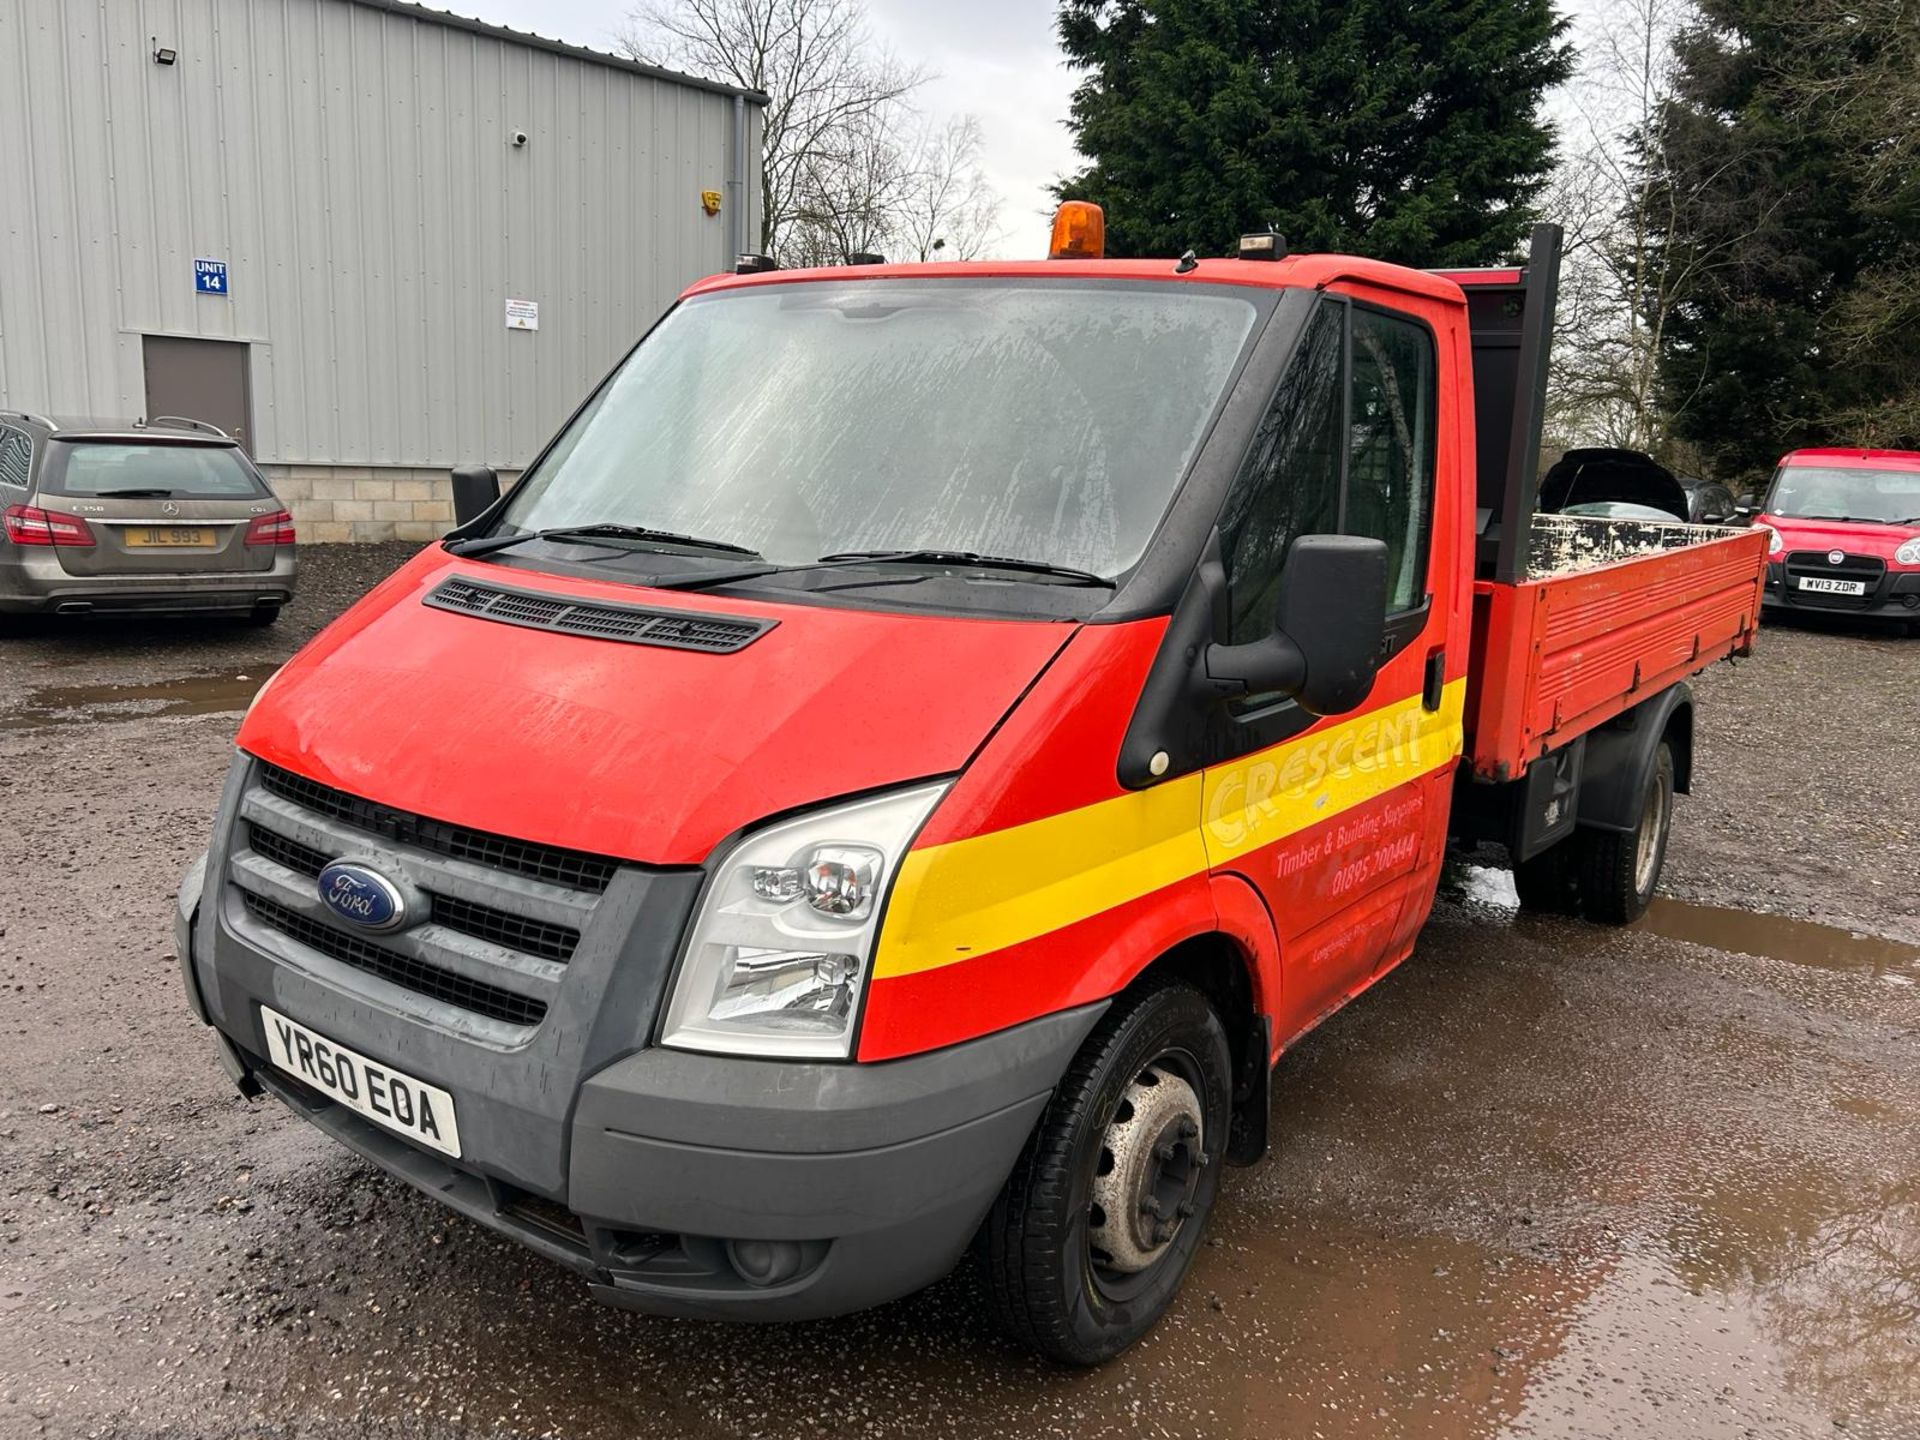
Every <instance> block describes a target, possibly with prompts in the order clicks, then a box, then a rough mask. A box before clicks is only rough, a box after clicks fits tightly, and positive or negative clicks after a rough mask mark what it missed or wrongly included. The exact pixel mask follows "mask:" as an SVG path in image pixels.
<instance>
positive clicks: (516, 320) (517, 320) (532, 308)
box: [507, 300, 540, 330]
mask: <svg viewBox="0 0 1920 1440" xmlns="http://www.w3.org/2000/svg"><path fill="white" fill-rule="evenodd" d="M507 328H508V329H509V330H538V329H539V328H540V302H539V301H538V300H509V301H507Z"/></svg>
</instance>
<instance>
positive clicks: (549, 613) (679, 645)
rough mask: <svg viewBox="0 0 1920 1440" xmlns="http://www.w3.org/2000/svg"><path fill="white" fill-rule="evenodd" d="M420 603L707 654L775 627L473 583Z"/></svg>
mask: <svg viewBox="0 0 1920 1440" xmlns="http://www.w3.org/2000/svg"><path fill="white" fill-rule="evenodd" d="M421 603H422V604H425V605H431V606H433V607H434V608H435V609H439V610H452V611H454V612H456V613H458V614H461V615H472V616H475V617H477V618H479V619H482V620H497V621H499V622H501V623H502V624H505V625H519V626H523V627H525V628H527V629H530V630H552V631H555V632H557V633H559V634H562V635H581V636H586V637H588V638H590V639H595V640H619V641H622V642H624V643H626V644H629V645H660V646H664V647H666V648H667V649H669V650H699V651H702V652H704V653H706V654H709V655H731V654H733V653H734V652H735V651H736V650H744V649H746V647H747V646H749V645H751V644H752V643H753V642H754V641H756V640H758V639H759V638H760V637H761V636H762V635H764V634H766V633H767V631H769V630H771V629H773V627H774V626H775V625H776V624H778V623H779V622H778V621H775V620H755V619H749V618H748V617H746V616H740V615H705V614H699V613H696V612H693V611H689V610H649V609H646V608H644V607H642V606H639V605H615V604H609V603H607V602H605V601H591V602H589V601H582V600H571V599H568V598H567V597H566V596H563V595H541V594H536V593H534V592H532V591H529V590H509V589H506V588H504V587H502V586H499V585H482V584H479V583H477V582H475V581H472V580H443V581H441V582H440V584H439V585H438V586H436V587H435V588H434V589H433V590H431V591H429V592H428V593H427V594H426V595H424V596H422V597H421Z"/></svg>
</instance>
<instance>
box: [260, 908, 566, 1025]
mask: <svg viewBox="0 0 1920 1440" xmlns="http://www.w3.org/2000/svg"><path fill="white" fill-rule="evenodd" d="M240 898H241V900H242V902H243V903H244V904H245V905H246V907H247V913H248V914H249V915H251V916H253V918H254V919H255V920H258V921H259V922H260V923H261V924H262V925H266V926H268V927H270V928H271V929H274V930H278V931H279V932H280V933H281V934H283V935H288V936H291V937H292V938H293V939H295V940H298V941H299V942H300V943H301V944H302V945H305V946H308V947H309V948H311V949H314V950H318V951H319V952H320V953H321V954H322V955H328V956H331V957H332V958H333V959H335V960H338V961H339V962H340V963H341V964H343V965H351V966H353V967H354V968H355V969H356V970H364V971H366V972H367V973H368V974H369V975H377V976H379V977H380V978H381V979H382V980H390V981H392V982H393V983H394V984H395V985H399V986H401V987H403V988H404V989H407V990H411V991H413V992H414V993H415V994H418V995H425V996H427V997H429V998H430V999H434V1000H442V1001H445V1002H446V1003H447V1004H449V1005H454V1006H458V1007H459V1008H460V1009H462V1010H470V1011H472V1012H473V1013H474V1014H476V1015H484V1016H486V1017H487V1018H488V1019H490V1020H502V1021H505V1022H506V1023H507V1024H509V1025H538V1024H539V1023H540V1022H541V1021H542V1020H543V1019H545V1018H546V1014H547V1007H546V1006H545V1005H544V1004H542V1003H541V1002H540V1001H538V1000H529V999H528V998H527V997H526V996H524V995H516V994H514V993H513V992H512V991H511V990H503V989H501V988H500V987H499V986H498V985H489V984H487V983H486V982H485V981H482V980H471V979H468V978H467V977H466V976H465V975H457V974H455V973H454V972H453V971H451V970H442V969H441V968H440V967H439V966H437V965H429V964H427V963H426V962H425V961H422V960H416V959H415V958H414V957H412V956H411V955H402V954H399V953H397V952H395V951H392V950H387V949H384V948H383V947H381V946H378V945H373V944H370V943H368V942H367V941H365V940H362V939H360V938H359V937H358V936H357V935H348V934H345V933H343V932H341V931H339V930H336V929H334V928H333V927H332V926H331V925H327V924H323V923H322V922H320V921H318V920H310V919H308V918H307V917H306V916H305V915H302V914H301V913H300V912H299V911H297V910H290V909H288V908H287V907H286V906H285V905H282V904H280V903H278V902H277V901H274V900H269V899H267V898H266V897H265V896H264V895H256V894H254V893H253V892H252V891H251V890H242V891H241V892H240Z"/></svg>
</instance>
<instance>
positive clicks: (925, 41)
mask: <svg viewBox="0 0 1920 1440" xmlns="http://www.w3.org/2000/svg"><path fill="white" fill-rule="evenodd" d="M428 3H434V0H428ZM441 8H444V9H448V10H454V11H457V12H459V13H461V14H467V15H477V16H478V17H479V18H480V19H482V20H489V21H492V22H493V23H494V24H496V25H510V26H512V27H513V28H514V29H516V30H532V31H534V32H535V33H537V34H541V35H546V36H550V37H552V38H554V39H557V40H567V41H570V42H572V43H573V44H575V45H586V46H590V47H592V48H593V49H596V50H611V49H613V48H615V47H614V35H615V33H616V32H617V31H618V30H619V28H620V25H621V22H622V21H623V20H624V19H625V16H626V13H627V9H628V5H627V3H626V0H452V3H446V4H443V5H442V6H441ZM868 10H869V13H870V14H871V15H872V17H873V27H874V33H875V36H876V38H878V39H879V40H881V41H882V42H883V43H885V44H888V45H890V46H892V48H893V49H894V50H895V51H897V52H898V53H899V55H900V57H901V58H902V59H904V60H908V61H912V62H919V63H922V64H925V65H927V66H928V67H930V68H931V69H933V70H935V71H937V72H938V76H939V78H938V79H936V80H934V81H933V82H932V83H930V84H929V85H927V86H926V88H925V89H924V90H922V91H921V93H920V97H919V98H920V104H921V108H922V109H924V110H927V111H928V112H930V113H931V114H933V115H935V116H938V117H940V118H945V117H946V116H949V115H956V114H962V113H970V114H973V115H976V116H978V117H979V120H980V126H981V129H982V131H983V132H984V133H983V139H984V141H985V144H984V154H983V157H982V158H983V160H984V165H985V169H986V171H987V178H988V179H989V180H991V181H992V182H993V187H994V189H996V190H998V191H999V192H1000V196H1001V200H1002V207H1001V212H1000V219H1001V225H1002V227H1003V230H1004V232H1005V233H1004V237H1003V239H1002V242H1001V244H1000V246H999V247H998V248H999V249H1000V251H1001V252H1002V253H1004V254H1009V255H1024V254H1037V253H1039V252H1040V251H1042V250H1044V249H1045V247H1046V223H1047V222H1046V216H1048V215H1049V214H1050V213H1051V212H1052V210H1053V202H1052V200H1051V198H1050V197H1049V196H1048V194H1047V188H1046V187H1047V185H1048V184H1049V183H1050V182H1051V181H1052V180H1053V179H1054V178H1055V177H1056V176H1058V175H1060V174H1062V173H1064V172H1067V171H1070V170H1074V169H1077V168H1078V162H1077V160H1076V157H1075V155H1074V149H1073V142H1072V140H1071V139H1070V138H1069V136H1068V135H1067V132H1066V130H1065V129H1064V128H1063V126H1062V122H1063V121H1064V120H1065V119H1066V114H1067V93H1068V91H1069V90H1070V89H1071V88H1072V79H1071V77H1070V76H1069V74H1068V73H1067V71H1066V69H1065V67H1064V66H1062V65H1061V63H1060V54H1059V47H1058V45H1056V44H1055V42H1054V36H1053V13H1054V7H1053V5H1052V4H1051V3H1050V0H934V3H928V0H868Z"/></svg>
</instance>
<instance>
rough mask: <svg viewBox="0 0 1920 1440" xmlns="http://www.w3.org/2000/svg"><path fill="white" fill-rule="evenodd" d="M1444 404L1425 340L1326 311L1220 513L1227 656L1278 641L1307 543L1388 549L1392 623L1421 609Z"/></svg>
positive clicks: (1367, 312)
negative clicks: (1290, 557) (1323, 540)
mask: <svg viewBox="0 0 1920 1440" xmlns="http://www.w3.org/2000/svg"><path fill="white" fill-rule="evenodd" d="M1436 393H1437V380H1436V377H1435V357H1434V348H1433V337H1432V335H1431V333H1430V332H1429V331H1428V330H1427V329H1426V327H1424V326H1422V325H1419V324H1416V323H1415V322H1413V321H1411V320H1407V319H1402V318H1400V317H1398V316H1395V315H1390V314H1387V313H1386V312H1384V311H1379V310H1372V309H1368V308H1367V307H1365V306H1362V305H1356V304H1353V303H1351V302H1349V301H1347V300H1344V299H1342V298H1339V297H1334V296H1328V297H1323V298H1322V299H1321V300H1320V302H1319V304H1318V307H1317V308H1316V309H1315V311H1314V313H1313V315H1312V317H1311V318H1310V319H1309V320H1308V322H1307V329H1306V332H1305V334H1304V335H1303V336H1302V337H1301V341H1300V348H1299V349H1298V350H1297V351H1296V352H1295V354H1294V357H1293V360H1292V361H1291V363H1290V364H1289V365H1288V367H1287V373H1286V375H1285V376H1284V377H1283V378H1282V379H1281V381H1280V385H1279V388H1278V389H1277V390H1276V391H1275V392H1274V397H1273V402H1272V404H1271V405H1270V406H1269V407H1268V409H1267V413H1266V416H1265V418H1264V419H1263V420H1262V421H1261V422H1260V428H1259V430H1258V432H1257V433H1256V434H1255V436H1254V441H1253V445H1252V448H1251V449H1250V450H1249V451H1248V453H1247V458H1246V461H1245V463H1243V464H1242V466H1241V467H1240V473H1239V474H1238V475H1237V476H1235V477H1234V482H1233V485H1232V487H1231V489H1230V490H1229V491H1228V493H1227V499H1226V503H1225V504H1224V505H1223V506H1222V507H1221V512H1220V538H1221V544H1222V547H1223V550H1224V558H1225V561H1226V570H1227V594H1228V600H1229V607H1230V611H1231V617H1232V618H1231V626H1230V631H1229V636H1228V639H1229V642H1230V643H1232V644H1236V645H1238V644H1242V643H1244V642H1246V641H1249V640H1257V639H1259V638H1260V637H1261V636H1262V635H1265V634H1266V633H1268V631H1269V630H1270V629H1271V627H1272V625H1273V620H1274V608H1275V603H1276V600H1277V598H1278V595H1279V589H1280V572H1281V568H1282V566H1283V565H1284V564H1285V563H1286V557H1287V547H1288V546H1289V545H1291V544H1292V543H1293V541H1294V540H1295V539H1297V538H1298V537H1299V536H1302V535H1333V534H1346V535H1368V536H1372V537H1373V538H1375V539H1378V540H1384V541H1385V542H1386V546H1387V565H1388V569H1387V577H1388V578H1387V610H1388V613H1389V614H1396V613H1403V612H1406V611H1411V610H1417V609H1418V608H1419V607H1420V606H1421V604H1423V603H1424V602H1425V599H1426V579H1427V549H1428V543H1429V540H1430V538H1431V535H1432V531H1433V464H1434V461H1433V457H1434V433H1433V432H1434V412H1435V400H1436Z"/></svg>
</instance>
